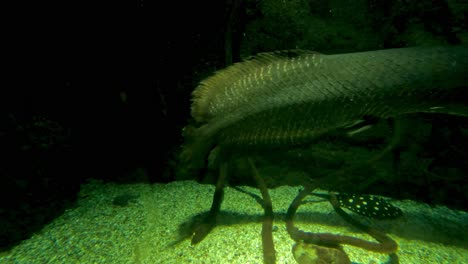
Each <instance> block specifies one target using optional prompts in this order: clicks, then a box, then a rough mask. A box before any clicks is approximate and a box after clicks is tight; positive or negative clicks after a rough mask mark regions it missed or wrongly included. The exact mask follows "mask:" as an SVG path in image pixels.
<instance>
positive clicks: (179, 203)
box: [0, 181, 468, 264]
mask: <svg viewBox="0 0 468 264" xmlns="http://www.w3.org/2000/svg"><path fill="white" fill-rule="evenodd" d="M299 189H300V188H299V187H280V188H277V189H273V190H270V195H271V197H272V201H273V208H274V211H275V217H276V218H275V225H274V226H275V228H274V229H275V231H274V233H273V236H274V242H275V247H276V251H277V263H279V264H283V263H296V262H295V260H294V258H293V255H292V253H291V248H292V246H293V244H294V241H293V240H291V238H290V237H289V235H288V233H287V232H286V229H285V224H284V215H285V212H286V210H287V208H288V206H289V204H290V203H291V201H292V200H293V199H294V197H295V196H296V194H297V193H298V190H299ZM242 190H243V191H245V192H241V191H238V190H235V189H233V188H227V189H226V193H225V199H224V203H223V205H222V214H221V217H220V219H219V221H220V223H219V225H218V226H217V227H216V228H215V229H214V230H213V231H212V232H211V233H210V234H209V235H208V236H207V237H206V238H205V240H203V241H202V242H201V243H200V244H198V245H196V246H191V245H190V240H189V239H180V235H179V231H180V230H186V227H187V226H189V223H190V221H191V219H192V218H193V217H194V216H196V215H199V214H201V213H203V212H206V211H207V210H208V209H209V208H210V205H211V200H212V195H213V191H214V187H213V186H210V185H201V184H198V183H196V182H192V181H186V182H174V183H170V184H155V185H149V184H132V185H116V184H103V183H100V182H91V183H89V184H87V185H85V186H83V187H82V191H81V193H80V200H79V202H78V204H77V206H76V207H75V208H74V209H70V210H68V211H66V212H65V213H64V214H63V215H62V216H61V217H59V218H57V219H55V220H54V221H53V222H52V223H51V224H49V225H48V226H46V227H45V228H44V229H43V230H42V231H40V232H38V233H37V234H35V235H34V236H33V237H32V238H30V239H28V240H26V241H23V242H22V243H21V244H20V245H18V246H17V247H15V248H13V249H12V250H11V251H9V252H3V253H1V254H0V263H20V264H21V263H216V264H218V263H242V264H246V263H259V264H260V263H263V259H262V244H261V237H260V231H261V216H262V214H263V209H262V208H261V206H260V205H259V203H257V201H256V200H255V199H254V197H252V195H256V196H260V193H259V192H258V191H257V190H255V189H253V188H249V187H242ZM249 194H250V195H249ZM121 195H130V196H128V197H132V195H137V196H138V197H137V198H133V199H130V200H129V203H128V204H127V205H125V204H120V205H118V204H114V203H113V200H114V198H115V197H117V196H121ZM124 200H125V199H124ZM393 204H394V205H396V206H398V207H400V208H401V209H402V210H403V212H404V216H403V217H402V218H400V219H398V220H389V221H378V220H371V221H370V222H369V220H366V218H365V217H359V216H356V217H359V218H358V219H361V221H365V222H366V221H367V222H368V223H372V225H373V226H376V228H379V229H380V230H383V231H385V232H387V233H388V234H389V235H390V236H391V237H392V238H394V239H395V240H396V241H397V242H398V244H399V246H400V249H399V252H398V255H399V257H400V263H402V264H405V263H460V264H461V263H466V262H464V261H465V260H467V259H468V213H465V212H458V211H453V210H449V209H447V208H445V207H437V208H431V207H429V206H427V205H424V204H418V203H415V202H412V201H401V202H394V203H393ZM122 205H123V206H122ZM296 225H297V226H298V227H299V228H301V229H302V230H306V231H312V232H330V233H337V234H338V233H339V234H346V235H352V236H356V237H361V238H365V239H368V240H372V238H370V237H369V236H367V235H365V234H363V233H361V232H359V231H358V230H356V229H355V228H353V227H351V226H350V225H349V224H347V223H346V222H344V221H343V220H342V219H341V218H340V217H339V216H338V215H337V214H336V213H335V212H334V211H333V209H332V207H331V205H330V204H328V203H325V202H321V203H313V204H307V205H303V206H302V207H301V208H299V211H298V214H297V216H296ZM184 228H185V229H184ZM345 251H346V252H347V253H348V255H349V257H350V258H351V260H352V261H353V263H368V264H371V263H372V264H377V263H385V262H386V261H387V255H382V254H376V253H370V252H368V251H365V250H362V249H358V248H354V247H349V246H345Z"/></svg>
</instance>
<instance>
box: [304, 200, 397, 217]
mask: <svg viewBox="0 0 468 264" xmlns="http://www.w3.org/2000/svg"><path fill="white" fill-rule="evenodd" d="M313 195H315V196H318V197H321V198H325V199H330V196H329V195H328V194H320V193H313ZM336 198H337V200H338V204H339V205H340V207H344V208H346V209H348V210H351V211H353V212H355V213H357V214H360V215H364V216H368V217H372V218H375V219H379V220H383V219H395V218H398V217H400V216H402V214H403V212H402V211H401V210H400V208H398V207H395V206H393V205H392V204H390V203H389V202H388V201H386V200H384V199H382V198H380V197H377V196H373V195H357V194H347V193H340V194H336Z"/></svg>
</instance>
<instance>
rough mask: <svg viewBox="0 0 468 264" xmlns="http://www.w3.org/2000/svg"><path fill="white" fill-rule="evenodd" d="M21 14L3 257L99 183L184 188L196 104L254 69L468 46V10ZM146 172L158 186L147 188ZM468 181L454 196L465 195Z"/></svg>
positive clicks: (10, 77) (8, 87) (79, 6)
mask: <svg viewBox="0 0 468 264" xmlns="http://www.w3.org/2000/svg"><path fill="white" fill-rule="evenodd" d="M286 2H288V1H286ZM449 3H452V4H449ZM454 3H455V4H454ZM22 8H23V9H21V10H20V11H17V12H16V11H15V12H14V14H13V13H12V14H10V16H9V17H7V18H6V19H5V22H4V26H3V28H4V30H3V32H2V44H3V48H2V50H3V52H2V57H3V59H2V64H3V65H4V67H3V68H4V69H3V75H4V76H3V78H2V85H1V86H2V88H1V93H0V100H1V101H0V103H1V105H0V107H1V108H0V110H1V111H0V147H1V149H0V152H1V156H2V157H3V158H1V159H0V176H1V179H0V181H1V185H0V191H1V196H0V216H1V217H0V249H2V250H5V249H8V248H10V247H11V246H12V245H14V244H15V243H18V242H19V241H20V240H21V239H24V238H27V237H28V236H29V235H30V234H31V233H32V232H34V231H37V230H40V228H41V227H42V226H43V225H44V224H45V223H47V222H48V221H50V220H51V219H53V218H54V217H56V216H57V215H59V214H60V213H61V212H62V211H63V210H64V209H65V208H67V207H69V206H73V202H74V201H75V199H76V195H77V193H78V191H79V186H80V184H81V183H83V182H85V181H86V180H87V179H90V178H97V179H102V180H106V181H114V182H121V183H128V182H142V181H143V182H150V183H154V182H169V181H173V180H175V179H176V175H175V174H174V167H175V164H176V161H177V159H176V157H177V151H178V149H179V147H180V145H181V144H182V142H183V139H182V137H181V130H182V128H183V127H184V126H185V125H186V124H187V123H188V122H189V118H190V93H191V92H192V90H193V89H194V88H195V87H196V85H197V83H198V82H199V81H200V80H202V79H203V78H205V77H207V76H209V75H210V74H211V73H212V72H213V71H215V70H217V69H222V68H223V67H225V66H226V65H229V64H231V63H232V62H236V61H239V60H240V58H241V57H244V56H248V55H251V54H255V53H258V52H262V51H272V50H278V49H290V48H303V49H313V50H317V51H321V52H324V53H339V52H352V51H361V50H372V49H382V48H393V47H404V46H414V45H434V44H445V45H446V44H457V43H462V42H465V43H466V41H464V40H465V39H467V38H466V36H467V33H466V32H467V31H466V29H467V24H468V23H467V19H468V16H467V12H468V6H467V5H466V4H461V3H458V2H457V1H451V2H447V1H442V0H436V1H415V3H413V1H408V2H406V1H377V0H375V1H372V0H368V1H345V0H343V1H326V0H320V1H318V0H317V1H313V0H311V1H305V0H303V1H300V0H295V1H290V2H289V3H287V4H286V5H285V4H284V1H279V0H278V1H276V0H269V1H254V0H226V1H221V0H219V1H213V0H210V1H186V2H177V1H174V2H172V3H162V1H141V0H140V1H117V2H112V3H109V4H104V3H103V4H96V3H95V2H93V3H88V2H80V3H66V4H63V3H61V4H50V5H49V6H44V5H43V4H35V6H32V5H30V6H27V7H26V8H24V7H22ZM439 119H440V118H439ZM443 120H445V118H442V121H440V120H439V122H440V123H441V124H445V123H444V122H445V121H443ZM453 122H460V120H459V119H456V120H455V121H453ZM465 125H466V122H465ZM442 127H443V128H444V130H443V131H435V132H434V133H445V134H444V136H445V137H444V138H445V140H446V141H444V142H443V143H447V142H448V143H450V142H452V143H451V144H458V141H456V140H459V141H460V140H461V139H466V130H463V131H464V133H465V134H463V133H462V134H463V135H459V134H460V133H461V132H457V133H459V134H456V133H454V132H453V131H461V130H460V128H459V127H457V126H456V125H453V123H450V122H449V124H445V125H444V126H442ZM453 127H455V128H453ZM454 134H456V140H455V143H453V142H454V137H455V136H454ZM432 135H434V134H432ZM465 144H466V142H465ZM444 146H445V145H444ZM434 147H435V148H441V144H435V145H434ZM437 151H439V149H437ZM428 152H431V151H428ZM433 152H435V150H434V151H433ZM463 155H466V152H464V153H461V154H460V153H455V154H453V153H449V154H446V155H445V156H444V155H442V157H441V158H440V159H439V160H438V162H439V163H440V162H442V161H441V160H444V159H448V160H450V161H451V162H452V161H453V159H457V160H458V161H457V162H455V165H453V166H455V167H456V168H459V167H463V166H466V163H464V162H463V160H466V156H463ZM138 168H143V169H144V171H145V172H146V173H144V175H143V176H142V175H137V176H135V174H134V173H132V172H134V171H135V170H136V169H138ZM464 169H466V167H464ZM439 171H440V170H439ZM461 171H462V172H461V173H464V172H466V170H461ZM459 174H460V172H457V173H455V176H454V177H455V178H456V179H457V180H458V181H456V182H455V183H453V182H451V183H450V186H452V185H460V184H462V186H466V185H465V184H466V180H464V179H461V180H460V179H459ZM442 178H443V177H442ZM413 184H415V185H417V187H418V188H420V189H421V190H425V189H427V188H428V184H429V185H432V186H434V182H429V183H428V182H425V181H421V183H419V181H418V183H413ZM437 184H439V182H438V183H437ZM439 186H440V185H439ZM443 186H444V185H443ZM447 186H448V185H447ZM411 188H414V186H412V187H411ZM463 188H464V189H463ZM465 189H466V187H462V189H458V190H452V189H449V190H448V191H445V192H442V196H443V199H441V198H440V197H438V199H437V202H439V203H442V204H448V205H453V206H454V207H458V208H460V207H462V206H461V204H463V203H464V202H466V199H465V198H466V197H465V196H463V195H465V193H466V191H465ZM447 193H450V194H451V195H453V196H454V197H455V198H447V197H448V194H447ZM387 194H388V193H387ZM457 195H458V196H457ZM400 198H401V197H400ZM405 198H415V197H405ZM416 198H417V197H416ZM432 198H433V197H431V196H429V197H423V199H422V200H424V201H426V202H434V201H433V200H431V199H432ZM454 199H455V200H456V201H457V202H456V203H451V202H450V201H451V200H454ZM420 200H421V199H420ZM462 209H466V208H462Z"/></svg>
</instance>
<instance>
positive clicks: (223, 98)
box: [181, 46, 468, 168]
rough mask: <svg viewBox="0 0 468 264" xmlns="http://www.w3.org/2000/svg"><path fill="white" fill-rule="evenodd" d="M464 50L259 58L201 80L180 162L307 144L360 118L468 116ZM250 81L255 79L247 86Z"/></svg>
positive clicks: (194, 164) (195, 163) (199, 163)
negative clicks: (419, 114)
mask: <svg viewBox="0 0 468 264" xmlns="http://www.w3.org/2000/svg"><path fill="white" fill-rule="evenodd" d="M467 76H468V48H467V47H466V46H447V47H413V48H400V49H387V50H377V51H368V52H357V53H347V54H335V55H324V54H319V53H316V52H310V51H301V50H296V51H287V52H273V53H263V54H260V55H258V56H256V57H253V58H251V59H249V60H246V61H244V62H240V63H237V64H235V65H232V66H230V67H228V68H226V69H224V70H221V71H219V72H217V73H215V74H214V75H213V76H212V77H209V78H207V79H206V80H204V81H202V82H201V83H200V85H199V86H198V87H197V88H196V89H195V90H194V92H193V99H192V100H193V104H192V116H193V118H194V119H195V120H196V121H197V125H196V126H195V127H191V128H190V129H187V133H186V134H185V136H186V137H185V139H186V142H185V144H184V147H183V151H182V154H181V158H182V160H183V161H185V162H187V165H188V167H189V168H202V167H204V166H205V161H206V157H207V156H208V154H209V153H210V152H211V150H212V149H213V148H214V147H215V146H221V147H222V149H233V150H234V149H235V150H236V151H235V152H236V153H237V152H238V151H243V150H244V151H249V150H252V149H263V148H269V147H275V146H286V147H289V146H292V145H297V144H303V143H308V142H312V141H313V140H315V139H316V138H318V137H320V136H321V135H324V134H326V133H329V132H332V131H334V130H336V129H339V128H343V127H346V126H349V125H351V124H354V123H356V121H357V120H360V119H362V117H363V116H374V117H378V118H388V117H395V116H398V115H402V114H407V113H415V112H437V113H447V114H456V115H463V116H468V106H467V102H466V99H464V97H463V95H465V96H466V85H467V83H468V82H467ZM252 80H255V81H252Z"/></svg>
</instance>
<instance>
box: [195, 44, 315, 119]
mask: <svg viewBox="0 0 468 264" xmlns="http://www.w3.org/2000/svg"><path fill="white" fill-rule="evenodd" d="M313 54H320V53H318V52H315V51H308V50H300V49H295V50H280V51H274V52H263V53H259V54H257V55H255V56H251V57H248V58H247V59H245V60H243V61H242V62H238V63H235V64H233V65H231V66H229V67H227V68H225V69H222V70H219V71H216V72H215V73H214V74H213V75H212V76H211V77H208V78H207V79H205V80H203V81H202V82H200V84H199V85H198V86H197V87H196V88H195V90H194V91H193V93H192V96H193V97H192V101H193V104H192V117H193V118H195V120H196V121H198V122H207V121H208V120H209V119H210V117H209V116H210V113H209V102H210V100H212V99H213V98H214V94H216V93H217V92H219V89H221V88H222V87H226V86H229V85H230V84H232V82H233V81H234V80H239V79H241V78H242V77H245V76H246V75H247V74H249V73H251V72H253V71H255V70H258V69H259V68H261V67H265V66H267V65H271V64H275V63H281V62H284V61H289V60H293V59H294V58H298V57H302V56H308V55H313Z"/></svg>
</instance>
